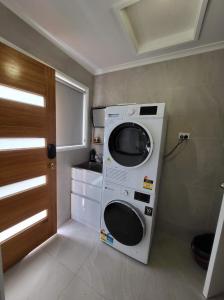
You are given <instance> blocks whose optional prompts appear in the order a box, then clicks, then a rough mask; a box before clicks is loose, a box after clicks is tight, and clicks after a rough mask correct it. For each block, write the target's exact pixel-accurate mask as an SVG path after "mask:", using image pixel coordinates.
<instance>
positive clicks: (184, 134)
mask: <svg viewBox="0 0 224 300" xmlns="http://www.w3.org/2000/svg"><path fill="white" fill-rule="evenodd" d="M178 138H179V140H182V139H184V140H189V138H190V133H189V132H179V134H178Z"/></svg>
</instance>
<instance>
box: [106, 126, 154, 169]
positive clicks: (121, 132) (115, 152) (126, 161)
mask: <svg viewBox="0 0 224 300" xmlns="http://www.w3.org/2000/svg"><path fill="white" fill-rule="evenodd" d="M108 149H109V152H110V154H111V156H112V158H113V159H114V160H115V161H116V162H117V163H118V164H119V165H121V166H124V167H138V166H140V165H142V164H144V163H145V162H146V161H147V160H148V159H149V157H150V156H151V154H152V149H153V140H152V136H151V134H150V133H149V131H148V130H147V129H146V128H145V127H144V126H143V125H141V124H139V123H136V122H125V123H122V124H119V125H118V126H116V127H115V128H114V129H113V130H112V132H111V134H110V136H109V140H108Z"/></svg>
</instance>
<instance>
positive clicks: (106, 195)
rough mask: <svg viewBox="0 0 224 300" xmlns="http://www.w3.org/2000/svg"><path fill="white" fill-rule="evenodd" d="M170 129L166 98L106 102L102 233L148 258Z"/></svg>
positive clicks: (122, 247) (121, 248)
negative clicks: (147, 102)
mask: <svg viewBox="0 0 224 300" xmlns="http://www.w3.org/2000/svg"><path fill="white" fill-rule="evenodd" d="M165 133H166V116H165V104H164V103H159V104H150V105H145V104H143V105H127V106H111V107H108V108H106V112H105V133H104V145H105V146H104V164H103V192H102V216H101V231H100V239H101V240H102V241H103V242H105V243H107V244H108V245H110V246H112V247H113V248H115V249H117V250H119V251H121V252H123V253H125V254H127V255H129V256H130V257H133V258H134V259H136V260H138V261H140V262H142V263H145V264H147V262H148V256H149V250H150V246H151V240H152V233H153V228H154V223H155V215H156V206H157V195H158V187H159V177H160V171H161V163H162V158H163V149H164V142H165Z"/></svg>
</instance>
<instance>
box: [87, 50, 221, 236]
mask: <svg viewBox="0 0 224 300" xmlns="http://www.w3.org/2000/svg"><path fill="white" fill-rule="evenodd" d="M126 102H127V103H131V102H137V103H152V102H166V104H167V112H168V116H169V122H168V132H167V142H166V152H167V151H169V149H171V147H173V146H174V145H175V143H176V142H177V134H178V132H181V131H182V132H190V133H191V140H190V141H189V142H188V144H186V145H183V146H182V147H181V149H179V150H178V151H177V152H176V154H175V155H173V156H172V157H171V158H169V159H167V160H165V162H164V165H163V172H162V179H161V188H160V195H159V212H158V225H160V226H163V227H166V228H169V229H170V230H172V231H174V232H179V233H183V232H188V233H200V232H204V231H208V230H214V228H215V225H216V222H217V218H218V212H219V208H220V204H221V190H220V189H219V184H220V183H221V182H222V181H224V50H221V51H214V52H210V53H205V54H201V55H196V56H191V57H187V58H182V59H178V60H172V61H168V62H162V63H157V64H152V65H147V66H142V67H137V68H132V69H128V70H123V71H118V72H113V73H108V74H104V75H99V76H97V77H95V89H94V100H93V103H94V106H98V105H111V104H118V103H126Z"/></svg>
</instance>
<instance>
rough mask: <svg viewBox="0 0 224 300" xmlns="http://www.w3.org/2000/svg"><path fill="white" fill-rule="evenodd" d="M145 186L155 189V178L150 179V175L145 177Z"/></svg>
mask: <svg viewBox="0 0 224 300" xmlns="http://www.w3.org/2000/svg"><path fill="white" fill-rule="evenodd" d="M143 188H144V189H147V190H152V189H153V180H151V179H149V177H148V176H145V177H144V182H143Z"/></svg>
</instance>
